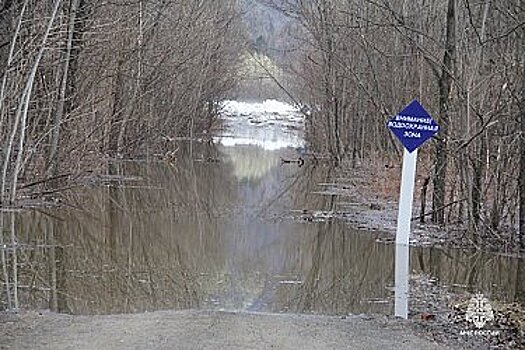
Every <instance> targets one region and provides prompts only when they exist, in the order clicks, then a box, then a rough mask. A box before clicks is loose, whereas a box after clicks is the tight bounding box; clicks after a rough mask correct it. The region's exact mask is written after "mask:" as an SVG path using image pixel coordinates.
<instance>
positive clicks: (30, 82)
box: [0, 0, 525, 245]
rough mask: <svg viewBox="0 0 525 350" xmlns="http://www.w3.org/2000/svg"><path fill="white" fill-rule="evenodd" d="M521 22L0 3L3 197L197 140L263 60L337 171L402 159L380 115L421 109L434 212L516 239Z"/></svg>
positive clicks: (366, 12)
mask: <svg viewBox="0 0 525 350" xmlns="http://www.w3.org/2000/svg"><path fill="white" fill-rule="evenodd" d="M265 6H266V7H265ZM243 18H244V19H248V20H243ZM524 22H525V3H524V2H523V1H522V0H501V1H499V0H498V1H496V0H482V1H478V2H474V1H470V0H446V1H445V0H443V1H428V0H417V1H415V0H413V1H409V0H393V1H386V0H280V1H276V0H274V1H269V0H265V1H263V0H261V1H258V2H257V3H254V2H252V1H240V0H221V1H220V2H219V1H202V0H184V1H183V0H131V1H105V0H94V1H87V0H68V1H66V0H54V1H51V0H3V1H0V62H1V64H0V67H1V72H0V77H1V85H0V143H1V145H0V147H1V155H0V164H1V174H0V201H1V203H2V205H12V204H17V201H18V199H19V198H20V193H21V192H24V193H25V196H24V198H27V196H28V195H35V196H36V195H42V194H49V193H55V192H57V191H61V190H64V189H66V188H67V187H68V184H69V182H68V181H67V180H68V179H71V178H74V177H75V175H78V174H81V173H83V172H85V171H97V170H101V169H104V164H106V163H105V162H106V161H107V160H108V159H115V158H123V157H131V158H133V157H139V156H143V155H145V154H149V153H150V152H151V153H164V154H165V153H169V152H170V151H172V150H173V148H174V147H175V146H174V145H173V140H174V139H175V138H180V137H186V138H197V137H198V138H206V137H208V136H209V135H211V134H213V130H214V127H215V126H216V125H217V122H218V103H219V102H220V101H221V100H223V99H224V98H225V97H231V96H235V87H236V86H238V85H237V84H238V83H239V80H240V79H241V78H242V74H239V69H240V67H242V66H243V62H245V61H246V57H247V56H249V55H254V54H259V55H263V56H264V57H267V58H269V59H270V60H271V61H272V64H273V65H275V67H277V70H274V71H269V70H268V69H266V70H265V71H264V72H265V74H267V75H269V76H270V78H269V77H266V79H271V80H272V81H273V83H276V85H278V86H279V89H278V90H286V93H284V94H283V96H284V98H286V99H288V100H292V101H293V102H295V103H299V104H301V105H304V106H308V108H305V112H306V121H307V130H306V131H307V135H306V137H307V141H308V143H309V145H310V148H311V151H313V152H315V153H316V154H318V155H319V154H322V155H328V156H329V157H330V158H331V159H332V160H333V162H334V164H335V166H343V167H354V166H359V165H360V164H361V165H362V164H369V163H370V162H376V163H377V162H381V163H384V164H391V163H396V162H398V160H399V155H400V150H401V148H400V146H399V145H398V144H397V142H396V141H395V140H394V139H393V137H392V136H391V134H390V133H389V131H388V130H387V128H386V127H385V122H386V120H387V119H388V118H389V117H390V116H392V115H393V114H395V113H396V112H397V111H398V110H399V109H400V108H401V107H403V106H404V105H405V104H406V103H408V102H410V101H411V100H412V99H413V98H418V99H419V100H420V101H421V102H422V104H423V105H425V106H426V108H427V109H428V110H429V112H430V113H431V114H432V115H433V116H434V118H435V119H437V121H438V122H439V123H440V124H441V127H442V129H441V132H440V134H439V135H438V136H437V137H436V138H435V139H434V140H432V141H431V142H430V143H429V145H427V146H426V147H424V150H423V152H422V153H421V155H420V160H421V162H420V164H421V165H420V172H419V173H420V177H421V178H422V179H423V180H422V181H421V187H422V190H423V189H424V190H425V191H426V188H427V186H428V195H423V196H422V197H423V198H422V199H423V200H422V202H424V199H425V198H427V197H428V200H429V203H431V205H429V207H430V208H429V209H428V210H427V211H426V212H427V213H428V218H429V219H430V220H431V221H432V222H434V223H437V224H445V223H446V224H459V225H464V226H465V227H467V228H468V232H469V235H470V237H471V239H472V241H473V242H474V243H476V242H477V241H478V240H479V239H480V237H482V236H483V235H487V234H489V235H500V234H501V233H502V232H505V233H508V234H509V235H508V237H507V236H505V237H507V239H509V240H511V241H515V242H516V243H518V242H521V244H522V245H523V244H525V239H520V235H519V234H518V233H519V232H521V234H522V235H524V231H525V209H524V207H525V183H524V182H525V145H524V142H525V141H524V137H523V134H524V130H525V107H524V105H525V102H523V96H524V92H523V91H524V89H525V83H524V79H523V76H524V70H525V67H524V56H525V35H524V31H525V28H524ZM254 24H255V26H253V25H254ZM250 25H252V26H251V27H250ZM254 28H256V29H254ZM259 57H260V56H259ZM275 72H277V73H275ZM271 73H275V74H271ZM252 85H253V84H252ZM254 86H255V87H257V85H254ZM422 193H424V194H426V192H422ZM520 204H521V205H520ZM520 208H521V212H520ZM424 218H426V216H424V217H423V219H424Z"/></svg>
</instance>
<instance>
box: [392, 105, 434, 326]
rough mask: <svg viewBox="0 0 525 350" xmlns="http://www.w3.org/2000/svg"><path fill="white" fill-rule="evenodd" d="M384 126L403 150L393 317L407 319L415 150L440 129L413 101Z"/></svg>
mask: <svg viewBox="0 0 525 350" xmlns="http://www.w3.org/2000/svg"><path fill="white" fill-rule="evenodd" d="M387 126H388V128H389V129H390V130H391V131H392V133H393V134H394V135H395V136H396V137H397V138H398V139H399V140H400V141H401V143H402V144H403V146H404V151H403V170H402V173H401V191H400V194H399V212H398V216H397V232H396V262H395V307H394V309H395V310H394V311H395V315H396V316H398V317H402V318H405V319H406V318H408V274H409V265H410V250H409V238H410V222H411V218H412V203H413V201H414V185H415V178H416V163H417V149H418V148H419V147H420V146H421V145H422V144H423V143H425V142H426V141H427V140H428V139H430V138H431V137H432V136H434V135H435V134H436V133H437V132H438V131H439V125H438V124H437V123H436V121H435V120H434V119H432V117H431V116H430V115H429V114H428V112H427V111H425V109H424V108H423V106H421V105H420V104H419V102H418V101H417V100H414V101H412V102H411V103H410V104H409V105H408V106H406V107H405V109H403V110H402V111H401V112H399V113H398V114H397V115H396V116H394V117H393V118H392V119H390V120H389V121H388V124H387ZM422 214H424V213H422Z"/></svg>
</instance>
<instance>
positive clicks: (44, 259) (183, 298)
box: [2, 145, 525, 314]
mask: <svg viewBox="0 0 525 350" xmlns="http://www.w3.org/2000/svg"><path fill="white" fill-rule="evenodd" d="M201 146H202V147H200V149H198V150H197V151H195V150H194V152H197V156H196V158H197V159H198V160H205V159H212V158H213V159H215V158H217V159H220V162H206V161H192V160H190V159H188V158H181V159H180V160H179V161H177V162H176V163H174V164H168V163H163V162H158V163H150V164H146V163H130V162H122V163H116V164H114V168H113V172H114V174H120V175H132V176H133V177H134V179H136V180H135V181H123V182H121V183H113V184H111V185H108V186H105V187H93V188H89V189H83V190H81V191H78V192H75V193H71V198H70V203H71V206H69V207H65V208H62V209H60V210H58V211H33V212H26V213H18V214H17V215H16V219H15V220H16V222H15V223H16V225H15V226H16V234H17V237H18V240H19V244H20V246H19V249H18V262H19V268H18V282H17V283H18V291H19V298H20V304H21V305H22V306H24V307H39V308H47V307H49V308H51V309H53V310H57V311H60V312H70V313H74V314H92V313H121V312H141V311H146V310H158V309H181V308H223V309H244V310H254V311H255V310H256V311H271V312H300V313H309V312H314V313H323V314H346V313H348V312H352V313H362V312H372V313H384V314H391V313H392V311H393V303H392V299H393V298H392V297H393V295H392V292H391V289H392V288H391V287H392V285H393V281H394V246H389V245H381V244H377V243H376V242H375V238H376V237H375V235H374V234H370V233H369V232H359V231H356V230H353V229H352V228H351V227H349V226H347V225H346V224H343V223H340V222H337V221H327V222H321V223H310V222H305V223H297V222H291V221H286V220H284V221H283V220H277V219H274V220H272V219H271V218H272V217H274V216H273V214H275V213H278V212H281V211H282V210H285V209H290V208H304V207H309V208H316V209H322V210H333V209H334V208H335V206H336V204H337V198H336V197H335V196H321V195H316V194H312V192H314V190H315V189H316V185H317V183H319V182H324V181H327V179H328V178H329V177H330V176H331V173H330V172H331V171H330V168H328V167H315V166H313V165H311V164H307V165H306V166H305V167H303V168H298V167H296V166H293V165H281V164H280V162H279V160H278V154H272V152H273V151H268V153H267V152H266V151H262V150H261V149H259V148H257V147H246V146H242V147H241V148H239V149H225V148H218V149H217V148H215V147H214V146H211V145H201ZM288 151H289V152H291V150H288ZM139 179H140V180H139ZM411 260H412V262H413V263H412V266H411V268H412V271H413V272H416V273H417V272H428V273H431V274H433V275H435V276H437V277H438V278H439V279H440V280H441V281H442V283H446V284H449V285H453V286H455V288H459V289H462V288H466V289H469V290H472V291H476V290H481V291H483V292H484V293H485V294H486V295H488V296H489V297H492V298H494V297H496V296H497V297H498V298H500V299H501V298H503V299H506V300H510V301H512V300H523V298H524V295H523V290H524V285H523V281H524V280H525V276H524V268H523V262H522V261H517V260H512V259H506V258H502V257H497V256H491V255H487V254H483V253H474V254H470V253H468V252H462V251H460V250H450V251H448V250H439V249H411ZM2 295H5V293H2ZM2 302H3V303H4V304H5V303H6V300H5V297H3V299H2Z"/></svg>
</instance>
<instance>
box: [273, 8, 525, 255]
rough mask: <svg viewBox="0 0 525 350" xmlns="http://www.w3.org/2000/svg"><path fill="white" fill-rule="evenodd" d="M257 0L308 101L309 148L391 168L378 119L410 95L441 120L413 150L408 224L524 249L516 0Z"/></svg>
mask: <svg viewBox="0 0 525 350" xmlns="http://www.w3.org/2000/svg"><path fill="white" fill-rule="evenodd" d="M263 2H264V3H265V4H267V5H268V6H271V7H272V8H273V9H275V11H279V12H280V13H281V15H282V16H285V17H286V18H287V21H288V22H287V29H286V30H285V32H287V33H289V36H288V38H289V42H288V44H287V45H288V46H287V48H288V50H284V51H283V50H282V43H279V42H278V43H277V44H276V45H277V46H278V47H277V48H278V50H276V52H277V53H282V52H286V53H287V55H285V56H284V57H283V56H282V55H277V58H276V59H277V60H279V62H281V63H282V64H284V65H286V67H287V70H288V71H289V72H290V73H292V75H291V76H293V79H292V80H291V81H288V82H287V84H286V86H287V88H288V89H289V90H291V91H293V95H294V96H295V97H296V99H297V100H299V101H301V102H302V103H303V104H305V105H307V106H309V112H311V113H310V114H309V115H308V118H307V124H306V125H307V140H308V141H309V143H310V146H311V147H310V148H311V150H312V151H314V152H316V153H317V154H323V155H325V156H327V157H329V158H330V159H331V160H332V161H333V162H334V164H335V165H336V166H338V165H344V168H352V167H357V166H359V165H370V164H371V165H372V169H376V168H377V167H378V166H379V167H380V166H385V167H387V168H388V167H389V166H392V165H393V166H396V167H397V166H398V164H400V163H401V159H400V156H401V154H402V149H401V146H400V144H399V143H398V142H397V140H395V139H394V138H393V136H392V135H391V134H390V131H389V130H388V129H387V128H386V127H385V123H386V121H387V120H388V119H389V118H390V117H391V116H393V115H395V114H396V113H397V112H399V111H400V110H401V109H402V108H403V107H404V106H405V105H406V104H408V103H409V102H410V101H411V100H412V99H414V98H417V99H418V100H419V101H420V102H421V103H422V104H423V105H424V106H425V107H426V108H427V110H428V111H429V112H430V114H431V115H432V116H433V117H434V118H435V119H436V120H437V121H438V123H439V124H440V125H441V131H440V133H439V134H438V135H437V136H436V137H435V138H434V139H433V140H432V141H431V142H429V144H427V145H425V146H424V147H423V148H422V150H421V152H420V156H419V159H420V162H419V168H420V169H419V174H418V184H419V185H418V186H419V188H418V192H419V195H420V198H418V202H419V203H420V204H421V208H424V209H423V210H421V209H420V211H421V212H420V214H419V216H420V218H419V220H420V221H422V222H429V221H430V222H431V223H433V224H436V225H439V226H441V227H454V228H458V227H459V228H461V229H462V230H463V232H464V235H465V236H466V237H467V238H468V239H469V240H470V241H471V242H472V245H474V246H482V245H483V242H484V241H485V239H486V238H487V237H488V238H490V239H491V241H492V239H493V238H494V237H497V238H498V239H499V240H500V242H502V243H505V244H506V245H508V244H510V245H512V246H514V248H515V250H519V249H520V247H521V249H523V248H524V247H525V141H524V140H525V138H524V136H523V135H524V132H525V112H524V111H525V102H524V97H523V90H524V89H525V82H524V79H523V77H524V69H525V68H524V59H523V57H525V51H524V50H525V41H524V38H525V27H524V23H525V15H524V14H525V7H524V3H523V1H519V0H504V1H491V0H487V1H481V2H472V1H463V0H448V1H441V2H425V1H423V2H422V1H406V0H403V1H402V0H399V1H398V0H395V1H369V0H355V1H336V0H313V1H292V0H273V1H272V0H266V1H263ZM279 45H280V46H279ZM266 50H267V51H270V52H271V50H270V49H266ZM372 174H373V173H371V175H372ZM386 181H388V179H386ZM391 195H392V196H395V193H391ZM427 202H428V204H427Z"/></svg>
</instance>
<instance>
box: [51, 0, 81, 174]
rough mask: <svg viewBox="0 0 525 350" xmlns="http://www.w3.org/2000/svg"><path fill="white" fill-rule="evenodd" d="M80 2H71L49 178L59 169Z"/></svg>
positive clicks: (54, 120)
mask: <svg viewBox="0 0 525 350" xmlns="http://www.w3.org/2000/svg"><path fill="white" fill-rule="evenodd" d="M78 2H79V0H71V4H70V9H69V24H68V35H67V43H66V51H65V57H64V66H63V71H62V81H61V82H60V92H59V97H58V105H57V109H56V111H55V115H54V118H53V134H52V138H51V148H50V151H49V165H48V168H47V173H48V176H53V175H56V169H57V153H58V142H59V139H60V129H61V126H62V122H63V119H64V114H65V112H66V109H65V102H66V97H67V96H66V95H67V92H68V85H69V81H70V80H71V78H70V76H69V67H70V62H71V59H72V58H71V52H72V47H73V37H74V32H75V22H76V19H77V8H78Z"/></svg>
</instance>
